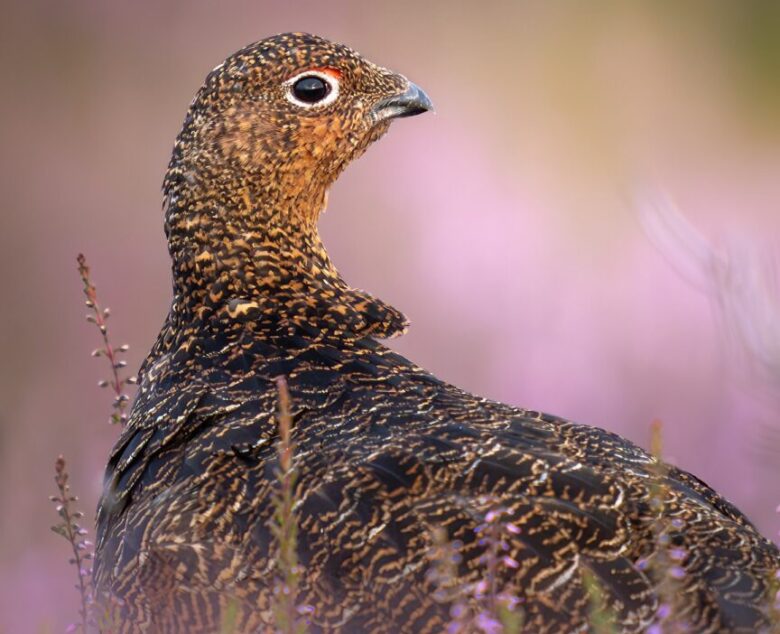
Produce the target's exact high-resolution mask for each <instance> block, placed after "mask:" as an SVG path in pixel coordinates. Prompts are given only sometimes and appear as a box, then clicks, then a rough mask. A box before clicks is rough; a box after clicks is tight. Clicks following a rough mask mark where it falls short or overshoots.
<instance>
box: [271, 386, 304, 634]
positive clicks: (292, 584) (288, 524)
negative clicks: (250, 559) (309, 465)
mask: <svg viewBox="0 0 780 634" xmlns="http://www.w3.org/2000/svg"><path fill="white" fill-rule="evenodd" d="M276 389H277V393H278V399H279V417H278V420H279V447H278V452H279V471H278V473H277V477H278V480H279V490H278V492H277V494H276V496H275V497H274V507H275V509H274V517H273V523H272V532H273V535H274V537H275V538H276V541H277V545H278V554H277V558H276V568H277V578H276V580H275V583H274V588H273V593H274V595H273V596H274V604H273V612H274V619H275V625H276V631H277V632H281V633H283V634H304V633H305V632H306V631H307V626H306V621H305V619H304V618H303V617H304V615H306V614H309V613H310V612H311V609H310V608H309V607H308V606H299V605H298V601H297V599H298V593H299V586H300V578H301V572H302V570H301V567H300V566H299V564H298V554H297V547H298V522H297V517H296V514H295V510H294V508H295V502H296V499H295V482H296V477H297V473H296V471H295V467H294V466H293V455H294V452H295V445H294V442H293V440H292V415H291V413H290V391H289V389H288V388H287V381H286V380H285V378H284V377H278V378H277V379H276Z"/></svg>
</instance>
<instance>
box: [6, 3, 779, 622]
mask: <svg viewBox="0 0 780 634" xmlns="http://www.w3.org/2000/svg"><path fill="white" fill-rule="evenodd" d="M684 4H685V5H686V6H687V7H688V8H687V9H677V8H674V4H670V3H621V2H615V1H611V2H609V1H606V0H605V1H604V2H601V3H575V2H569V3H566V2H564V3H544V2H523V3H519V2H513V1H507V2H503V3H499V2H496V3H485V2H482V3H467V2H452V1H447V2H444V1H441V2H430V3H422V2H405V1H401V0H395V1H394V2H392V3H382V5H381V6H380V4H379V3H376V4H369V3H366V2H357V1H355V2H328V3H324V2H287V3H282V2H275V3H260V2H248V1H242V2H230V3H228V2H219V3H217V2H211V1H208V0H197V1H194V2H176V1H172V0H170V1H166V2H159V1H157V2H152V1H151V0H150V1H148V2H146V1H145V2H140V1H136V2H132V3H116V2H111V3H108V2H100V1H98V0H93V1H92V2H88V1H75V0H73V1H70V2H67V3H66V2H61V1H55V0H49V1H44V0H36V1H28V2H25V3H16V4H15V5H13V6H6V7H4V10H3V13H4V17H3V21H2V24H0V68H2V73H3V79H2V83H0V90H2V91H3V95H2V101H1V102H0V108H1V109H2V117H0V141H1V145H0V147H2V150H0V152H2V155H1V156H0V161H1V162H0V190H1V191H2V202H3V207H2V231H0V258H2V271H3V292H2V298H3V306H2V310H1V311H0V333H2V338H0V346H2V348H1V352H2V356H1V357H0V358H2V359H3V364H2V369H1V370H0V372H2V376H1V377H0V482H2V487H0V509H2V515H1V516H0V517H1V518H2V519H0V522H2V524H0V535H2V544H0V615H1V616H0V632H6V631H7V632H14V633H16V632H32V631H57V632H59V631H62V630H63V629H64V627H65V626H66V625H67V623H68V622H70V621H73V620H75V618H76V609H77V597H76V593H75V590H73V589H72V588H73V583H75V571H74V570H73V569H72V567H70V566H68V564H67V559H68V547H67V544H66V543H65V542H64V541H62V540H61V539H60V538H59V537H56V536H55V535H54V534H53V533H51V532H50V531H49V526H50V525H51V524H52V523H54V522H55V520H56V515H55V512H54V509H53V507H52V505H51V504H50V503H49V502H48V501H47V496H48V495H50V494H52V493H53V492H54V483H53V480H52V474H53V462H54V459H55V457H56V456H57V454H58V453H63V454H64V455H65V456H66V458H67V459H68V463H69V466H70V471H71V480H72V485H73V489H74V491H75V492H77V493H78V494H80V495H81V498H82V507H83V509H84V510H85V511H87V513H88V514H90V513H91V512H92V510H93V509H94V507H95V504H96V501H97V497H98V494H99V490H100V486H101V477H102V469H103V466H104V463H105V460H106V456H107V453H108V451H109V448H110V447H111V446H112V444H113V441H114V439H115V437H116V435H117V432H118V430H117V429H116V428H113V427H110V426H109V425H108V424H107V423H106V419H107V417H108V413H109V404H110V395H109V394H108V393H107V392H105V391H100V390H98V388H97V387H96V382H97V380H98V379H99V378H103V376H104V375H105V374H106V372H105V367H104V365H103V363H102V360H98V361H96V360H92V359H91V358H90V357H89V352H90V351H91V349H92V348H94V347H96V346H97V345H98V339H97V332H96V331H95V330H94V328H93V327H91V326H89V325H88V324H87V323H86V322H85V321H84V319H83V316H84V313H85V308H84V305H83V298H82V296H81V290H80V283H79V280H78V277H77V275H76V270H75V256H76V253H78V252H79V251H84V252H85V253H86V255H87V258H88V260H89V262H90V264H91V265H92V268H93V280H94V282H95V283H96V284H97V286H98V293H99V296H100V298H101V299H102V301H103V302H104V303H105V304H108V305H110V306H111V308H112V309H113V314H114V317H112V319H111V321H110V323H109V326H110V332H111V335H112V337H113V339H114V343H115V344H121V343H125V342H127V343H129V344H130V345H131V351H130V355H129V361H130V366H131V367H132V368H135V367H137V365H138V363H139V362H140V360H141V359H142V357H143V356H144V354H145V353H146V351H147V350H148V348H149V346H150V345H151V344H152V342H153V340H154V338H155V335H156V333H157V330H158V328H159V327H160V325H161V323H162V320H163V318H164V316H165V313H166V310H167V305H168V302H169V298H170V278H169V263H168V256H167V252H166V249H165V243H164V237H163V232H162V217H161V211H160V206H161V196H160V191H159V187H160V183H161V180H162V176H163V172H164V170H165V166H166V163H167V160H168V156H169V152H170V149H171V146H172V142H173V139H174V137H175V135H176V133H177V132H178V129H179V125H180V123H181V120H182V118H183V116H184V113H185V110H186V108H187V104H188V103H189V101H190V99H191V97H192V95H193V93H194V92H195V90H196V89H197V88H198V86H199V85H200V82H201V80H202V78H203V77H204V76H205V74H206V73H207V72H208V71H209V70H210V69H211V68H212V67H213V66H215V65H216V64H217V63H219V62H220V61H221V60H222V59H223V58H224V57H225V56H226V55H228V54H229V53H231V52H233V51H234V50H236V49H238V48H240V47H241V46H243V45H244V44H246V43H248V42H251V41H253V40H256V39H259V38H261V37H263V36H266V35H270V34H274V33H277V32H281V31H288V30H307V31H312V32H316V33H319V34H321V35H324V36H326V37H329V38H331V39H334V40H338V41H342V42H345V43H347V44H349V45H351V46H353V47H354V48H356V49H357V50H359V51H360V52H362V53H363V54H365V55H366V56H367V57H369V58H370V59H372V60H373V61H376V62H378V63H380V64H382V65H385V66H388V67H390V68H393V69H395V70H397V71H399V72H402V73H404V74H406V75H408V76H409V77H410V78H411V79H413V80H414V81H415V82H417V83H418V84H420V85H421V86H423V87H424V88H425V90H426V91H427V92H428V94H429V95H430V96H431V97H432V99H433V100H434V102H435V104H436V107H437V114H436V115H435V116H429V115H427V116H422V117H418V118H415V119H411V120H404V121H400V122H398V123H396V124H395V125H394V127H393V130H392V131H391V133H390V134H389V135H388V137H387V138H385V139H384V140H382V141H381V142H380V143H379V144H378V146H377V147H375V148H373V149H372V150H371V151H370V152H369V153H368V154H367V155H366V156H365V157H364V158H363V159H361V160H360V161H359V162H358V163H357V164H355V165H354V166H352V167H351V168H350V169H349V170H347V172H346V174H345V175H344V176H343V177H342V178H341V180H340V181H339V182H338V183H337V185H336V186H335V187H334V189H333V191H332V192H331V197H330V207H329V211H328V213H327V214H326V215H325V216H324V218H323V220H322V233H323V235H324V237H325V240H326V243H327V244H328V246H329V248H330V250H331V254H332V256H333V259H334V260H335V262H336V263H337V264H338V265H339V267H340V269H341V271H342V273H343V275H344V276H345V277H346V279H347V280H349V281H350V282H352V283H353V284H354V285H355V286H359V287H362V288H365V289H367V290H370V291H371V292H373V293H375V294H376V295H378V296H379V297H381V298H383V299H384V300H386V301H389V302H390V303H392V304H393V305H395V306H396V307H398V308H400V309H402V310H403V311H405V312H406V314H407V315H408V316H409V317H410V318H411V320H412V329H411V331H410V333H409V334H408V335H407V336H406V337H404V338H403V339H401V340H398V341H394V342H392V345H393V346H394V347H397V348H398V349H399V350H400V351H401V352H403V353H404V354H406V355H407V356H409V357H411V358H412V359H414V360H415V361H417V362H418V363H420V364H421V365H423V366H425V367H427V368H429V369H430V370H432V371H434V372H435V373H437V374H438V375H439V376H441V377H442V378H444V379H446V380H448V381H451V382H453V383H455V384H457V385H459V386H461V387H463V388H466V389H469V390H471V391H474V392H478V393H481V394H485V395H487V396H489V397H491V398H495V399H499V400H502V401H507V402H510V403H513V404H517V405H524V406H528V407H533V408H539V409H543V410H546V411H549V412H552V413H556V414H559V415H562V416H566V417H569V418H572V419H575V420H577V421H579V422H584V423H589V424H594V425H599V426H602V427H605V428H607V429H610V430H613V431H615V432H618V433H620V434H623V435H625V436H627V437H628V438H630V439H632V440H634V441H635V442H637V443H639V444H641V445H643V446H647V444H648V436H649V432H648V427H649V424H650V422H651V421H652V420H653V419H655V418H658V419H660V420H662V421H663V422H664V443H665V447H664V452H665V455H666V457H667V458H668V459H670V460H671V461H673V462H675V463H676V464H678V465H679V466H681V467H683V468H685V469H688V470H690V471H692V472H694V473H695V474H697V475H698V476H699V477H701V478H702V479H704V480H705V481H707V482H708V483H710V484H711V485H712V486H714V487H715V488H716V489H718V490H719V491H720V492H721V493H723V494H724V495H725V496H726V497H727V498H729V499H730V500H732V501H733V502H735V503H736V504H737V505H738V506H739V507H740V508H741V509H742V510H743V511H745V512H746V513H747V515H748V516H749V517H750V518H752V519H753V520H754V521H755V522H756V524H757V525H758V526H759V527H760V529H761V530H762V531H763V532H764V533H765V534H766V535H767V536H770V537H772V538H774V539H777V531H778V528H779V526H778V524H779V522H778V516H777V515H776V514H775V507H776V506H777V504H778V502H780V491H779V490H778V485H777V482H778V476H779V475H780V466H778V465H779V464H780V459H779V458H780V431H778V430H779V429H780V424H779V423H778V421H777V420H776V412H777V411H778V409H779V407H778V406H779V405H780V378H778V376H779V375H778V374H772V373H771V372H762V371H757V369H756V367H755V366H756V364H758V365H760V364H761V363H762V362H764V361H765V360H764V359H763V357H762V355H763V356H765V355H764V353H766V352H769V349H766V350H763V351H762V350H758V351H756V350H755V349H752V350H750V349H748V350H747V351H744V350H743V351H740V350H738V349H737V348H739V341H743V340H744V337H739V336H734V333H733V332H732V331H731V330H729V329H728V328H725V327H724V325H728V324H732V325H733V321H730V320H729V318H728V315H726V318H724V316H723V315H722V314H721V313H722V312H723V311H722V307H723V302H722V301H721V299H720V298H719V297H720V296H719V295H718V294H717V291H712V292H710V293H709V295H708V294H707V293H706V292H702V290H701V289H700V288H697V287H696V286H694V285H691V284H690V283H689V282H688V281H686V279H684V277H683V276H681V275H680V274H679V273H678V271H677V270H676V269H675V267H674V266H672V265H671V264H670V261H669V260H670V257H669V254H668V253H663V248H662V249H661V250H659V249H657V248H656V247H654V246H653V244H652V243H651V241H650V240H648V238H647V237H646V235H645V234H644V233H643V230H642V226H641V224H640V222H639V220H638V215H637V210H636V204H635V201H636V196H637V192H640V193H639V196H640V198H641V196H642V194H641V192H643V191H645V190H647V189H649V190H652V189H654V188H656V187H659V188H663V189H664V190H666V191H667V192H670V193H671V195H672V197H673V198H674V199H675V200H676V202H677V204H678V206H679V207H680V209H681V210H682V211H683V213H684V214H685V216H686V217H687V218H688V220H689V221H690V222H691V224H692V225H693V226H695V227H696V228H697V229H698V230H699V231H701V233H702V235H703V236H706V240H707V241H708V242H709V243H711V244H712V245H714V247H713V248H714V249H716V250H717V249H725V250H726V251H728V248H730V246H729V245H731V244H732V242H733V240H734V236H739V241H740V244H741V245H743V247H744V245H747V250H748V252H750V253H752V254H754V255H756V256H758V254H762V253H763V254H770V256H769V257H771V254H772V253H775V254H776V253H778V247H780V244H779V243H778V235H780V234H779V233H778V230H779V229H780V178H778V169H779V168H780V116H778V112H780V108H778V107H777V106H778V90H777V80H776V77H777V76H778V75H777V69H776V66H773V65H772V64H773V62H776V60H775V58H772V57H771V55H772V54H773V53H776V50H775V49H772V48H771V47H770V50H768V51H767V50H766V47H762V46H760V45H756V44H757V43H758V44H760V43H761V41H763V40H761V38H765V39H767V38H768V40H769V41H770V42H772V41H774V42H776V41H777V38H778V37H780V31H778V24H779V23H780V22H779V21H778V19H777V18H778V15H779V14H780V12H777V11H775V12H772V11H771V10H770V15H758V14H754V13H751V9H749V7H754V9H753V11H755V7H756V6H758V5H759V4H760V3H744V4H742V3H729V2H722V1H719V2H714V1H713V2H691V3H684ZM772 4H773V3H766V5H767V6H769V5H772ZM369 7H370V8H369ZM586 7H589V8H586ZM739 7H745V8H744V9H743V8H739ZM767 29H769V32H767ZM773 38H774V39H773ZM765 55H769V56H770V58H769V59H766V58H765V57H764V56H765ZM763 257H764V256H761V258H763ZM768 279H769V278H768ZM757 287H758V288H761V289H764V286H762V285H758V286H757ZM765 290H766V292H767V293H771V292H772V291H773V287H772V286H771V284H769V285H766V289H765ZM776 290H777V289H776V286H775V287H774V291H775V292H776ZM753 300H755V301H756V303H757V305H762V306H763V305H765V304H766V303H765V302H763V300H761V298H753ZM753 300H751V301H753ZM740 305H742V303H740ZM770 305H771V304H770ZM749 312H750V311H748V315H747V317H745V316H744V315H743V316H742V319H743V320H744V319H747V321H748V322H749V321H750V319H751V315H750V314H749ZM762 320H763V321H762V322H761V323H764V321H766V320H765V315H764V316H762ZM770 322H771V320H770ZM774 323H777V320H775V322H774ZM746 328H747V329H748V330H749V328H750V324H748V325H747V326H746ZM741 332H742V331H741V330H740V333H741ZM738 334H739V333H738ZM743 334H744V333H743ZM775 334H778V333H777V331H775ZM778 336H780V334H778ZM758 340H759V341H764V339H761V338H759V339H758ZM774 341H775V343H777V341H778V340H777V339H775V340H774ZM735 342H737V343H736V345H735ZM773 350H774V351H775V352H777V350H778V348H774V349H773ZM774 363H775V366H774V367H775V368H777V367H778V366H780V359H779V358H777V357H775V358H774Z"/></svg>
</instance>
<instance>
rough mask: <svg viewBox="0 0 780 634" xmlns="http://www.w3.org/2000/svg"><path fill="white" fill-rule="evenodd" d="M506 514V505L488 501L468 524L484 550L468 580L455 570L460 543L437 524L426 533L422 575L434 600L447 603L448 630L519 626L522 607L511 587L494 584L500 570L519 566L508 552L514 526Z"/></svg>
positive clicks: (495, 630)
mask: <svg viewBox="0 0 780 634" xmlns="http://www.w3.org/2000/svg"><path fill="white" fill-rule="evenodd" d="M481 502H485V500H481ZM508 516H509V511H508V509H506V508H505V507H503V506H500V505H498V504H492V505H491V508H490V509H489V510H488V511H487V512H486V513H485V514H484V516H483V517H482V521H481V522H480V523H479V524H478V525H477V526H476V528H475V529H474V532H475V534H476V538H477V543H478V544H479V545H480V546H482V547H483V548H484V550H483V552H482V554H481V555H480V557H479V564H480V570H481V571H482V576H481V577H480V578H479V579H477V580H476V581H473V582H468V581H466V580H465V579H463V578H462V577H460V576H459V574H458V568H459V565H460V563H461V561H462V555H461V552H460V551H461V549H462V548H463V543H462V542H460V541H459V540H455V541H449V540H448V537H447V532H446V530H444V529H443V528H437V529H435V530H434V531H433V532H432V534H431V541H432V547H431V550H430V552H429V559H430V560H431V562H432V566H431V568H430V569H429V571H428V574H427V579H428V581H429V582H430V583H431V584H433V585H434V586H435V588H436V590H435V593H434V597H435V599H436V600H437V601H439V602H441V603H448V604H449V605H450V622H449V624H448V626H447V631H448V632H449V633H450V634H467V633H471V632H482V633H483V634H514V633H515V632H519V631H520V629H521V628H522V624H523V612H522V610H521V609H520V608H519V605H520V603H521V602H522V599H520V598H518V596H517V589H516V588H514V587H512V586H511V584H508V585H506V586H501V585H500V583H499V580H500V578H501V576H502V575H501V572H502V571H503V570H505V569H507V568H510V569H513V570H514V569H516V568H517V567H518V566H519V564H518V562H517V561H515V560H514V559H513V558H512V557H511V555H510V554H509V549H510V548H509V536H510V535H514V534H517V533H518V532H519V529H518V527H517V526H515V525H514V524H513V523H512V522H511V521H510V520H509V519H508Z"/></svg>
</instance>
